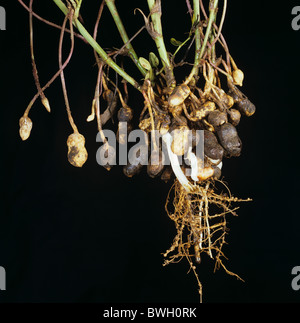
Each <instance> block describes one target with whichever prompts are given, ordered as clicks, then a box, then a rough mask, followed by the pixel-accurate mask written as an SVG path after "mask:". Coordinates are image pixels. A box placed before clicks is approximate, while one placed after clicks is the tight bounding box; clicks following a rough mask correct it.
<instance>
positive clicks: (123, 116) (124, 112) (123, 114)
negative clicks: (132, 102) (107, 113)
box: [118, 105, 133, 122]
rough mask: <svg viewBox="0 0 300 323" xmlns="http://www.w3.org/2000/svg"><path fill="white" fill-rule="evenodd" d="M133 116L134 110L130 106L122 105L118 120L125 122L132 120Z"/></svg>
mask: <svg viewBox="0 0 300 323" xmlns="http://www.w3.org/2000/svg"><path fill="white" fill-rule="evenodd" d="M132 118H133V110H132V109H131V108H130V107H129V106H128V105H124V106H122V107H121V108H120V109H119V111H118V120H119V121H123V122H125V121H126V122H128V121H131V120H132Z"/></svg>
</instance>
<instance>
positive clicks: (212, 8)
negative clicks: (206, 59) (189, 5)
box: [184, 0, 218, 84]
mask: <svg viewBox="0 0 300 323" xmlns="http://www.w3.org/2000/svg"><path fill="white" fill-rule="evenodd" d="M217 7H218V0H210V2H209V18H208V23H207V27H206V31H205V36H204V40H203V43H202V46H201V48H200V46H199V42H198V44H197V43H196V55H195V62H194V66H193V69H192V71H191V73H190V75H189V76H188V78H187V79H186V80H185V82H184V83H185V84H188V83H190V82H191V80H192V78H193V77H194V76H195V75H197V73H198V68H199V63H200V60H201V58H202V56H203V54H204V50H205V48H206V45H207V41H208V37H209V36H210V33H211V27H212V24H213V23H214V21H215V19H216V15H217ZM196 9H198V10H199V15H200V8H199V0H194V15H195V12H196ZM195 33H196V32H195ZM197 45H198V46H199V47H197ZM199 48H200V49H199ZM197 52H199V54H197Z"/></svg>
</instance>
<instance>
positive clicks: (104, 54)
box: [53, 0, 141, 90]
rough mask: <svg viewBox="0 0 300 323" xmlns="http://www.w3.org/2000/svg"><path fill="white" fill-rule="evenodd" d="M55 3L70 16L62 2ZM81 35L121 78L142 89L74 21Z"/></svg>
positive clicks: (80, 25) (56, 0)
mask: <svg viewBox="0 0 300 323" xmlns="http://www.w3.org/2000/svg"><path fill="white" fill-rule="evenodd" d="M53 2H54V3H55V4H56V5H57V6H58V7H59V9H60V10H61V11H62V12H63V13H64V14H65V15H67V14H68V8H67V7H66V6H65V5H64V3H63V2H62V1H61V0H53ZM73 24H74V25H75V26H76V28H77V29H78V31H79V32H80V34H81V35H82V36H83V37H84V38H85V40H86V41H87V42H88V43H89V44H90V45H91V46H92V47H93V48H94V49H95V51H96V52H97V53H98V54H99V55H100V57H101V59H102V61H103V62H104V63H105V64H107V65H109V66H110V67H111V68H112V69H113V70H114V71H116V72H117V73H118V74H119V75H120V76H122V77H123V78H124V79H125V80H126V81H127V82H128V83H130V84H131V85H132V86H134V87H135V88H136V89H138V90H141V89H140V85H139V84H138V83H137V81H136V80H135V79H133V78H132V77H131V76H130V75H128V74H127V73H126V72H125V71H124V70H123V69H122V68H121V67H120V66H119V65H118V64H116V63H115V62H114V61H113V60H112V59H111V58H110V57H109V56H108V55H107V53H106V52H105V51H104V50H103V48H102V47H101V46H100V45H99V44H98V43H97V42H96V41H95V40H94V38H93V37H92V36H91V35H90V34H89V32H88V31H87V30H86V29H85V28H84V26H83V25H82V24H81V23H80V22H79V21H78V20H75V21H73Z"/></svg>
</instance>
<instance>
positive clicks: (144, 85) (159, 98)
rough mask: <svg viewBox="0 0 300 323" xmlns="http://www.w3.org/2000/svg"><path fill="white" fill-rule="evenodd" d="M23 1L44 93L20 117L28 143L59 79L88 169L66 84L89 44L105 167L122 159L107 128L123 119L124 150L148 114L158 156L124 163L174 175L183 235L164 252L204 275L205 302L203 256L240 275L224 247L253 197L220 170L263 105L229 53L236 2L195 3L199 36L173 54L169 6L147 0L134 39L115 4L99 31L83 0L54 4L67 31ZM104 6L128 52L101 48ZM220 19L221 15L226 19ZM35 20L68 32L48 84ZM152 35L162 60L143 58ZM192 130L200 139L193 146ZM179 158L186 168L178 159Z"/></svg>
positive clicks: (72, 152)
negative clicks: (230, 9)
mask: <svg viewBox="0 0 300 323" xmlns="http://www.w3.org/2000/svg"><path fill="white" fill-rule="evenodd" d="M18 1H19V2H20V3H21V4H22V5H23V6H24V7H25V8H26V9H27V10H28V12H29V27H30V51H31V62H32V67H33V75H34V80H35V84H36V87H37V94H36V95H35V96H34V97H33V99H32V100H31V102H30V103H29V105H28V107H27V108H26V110H25V112H24V115H23V116H22V117H21V118H20V136H21V138H22V140H26V139H27V138H28V137H29V136H30V132H31V129H32V125H33V123H32V121H31V119H30V118H29V116H28V115H29V112H30V110H31V108H32V106H33V104H34V102H35V101H36V99H37V98H39V97H40V99H41V101H42V103H43V105H44V106H45V108H46V109H47V111H48V112H50V111H51V110H50V103H49V101H48V99H47V98H46V96H45V90H46V89H47V88H48V87H49V86H50V85H51V83H52V82H53V81H54V80H55V79H56V78H57V77H60V79H61V83H62V90H63V94H64V101H65V106H66V110H67V116H68V119H69V122H70V125H71V128H72V130H73V132H72V133H71V134H70V136H69V137H68V139H67V146H68V160H69V162H70V163H71V164H72V165H73V166H76V167H81V166H82V165H83V164H84V163H85V162H86V160H87V158H88V153H87V151H86V148H85V138H84V136H83V135H82V134H81V133H80V132H79V130H78V128H77V126H76V124H75V121H74V119H73V117H72V114H71V107H70V104H69V100H68V94H67V87H66V82H65V77H64V69H65V67H66V66H67V65H68V63H69V62H70V60H71V57H72V54H73V50H74V42H75V39H76V40H77V39H80V40H84V41H85V42H86V43H88V44H89V45H90V46H91V47H92V48H93V52H94V56H95V61H96V65H97V67H98V76H97V80H96V82H95V84H96V85H95V95H94V98H93V99H92V100H91V102H92V104H91V112H90V109H89V115H88V116H87V121H88V122H91V121H93V120H94V119H95V118H96V121H97V131H98V132H99V135H100V137H101V139H102V141H103V146H102V148H103V152H104V155H105V157H106V160H107V163H106V164H104V165H103V166H104V167H105V168H106V169H108V170H110V168H111V167H112V164H113V163H111V162H110V161H112V160H114V159H115V154H116V151H115V148H114V147H112V146H111V145H110V143H109V141H108V140H107V138H106V136H105V133H104V131H103V126H104V125H105V124H106V123H107V122H108V121H109V120H110V119H111V118H112V117H113V115H114V114H117V118H118V121H119V129H118V132H117V139H118V141H119V143H120V144H122V143H123V142H124V141H126V138H125V137H124V136H123V135H122V134H123V132H122V131H121V126H122V125H123V124H124V123H125V124H126V133H130V132H131V131H132V130H133V127H134V124H133V123H132V118H133V114H134V113H139V128H140V129H141V130H143V131H144V132H145V133H146V135H147V137H148V138H149V139H151V140H152V142H153V143H154V146H153V150H152V151H151V154H150V156H148V151H145V150H143V151H142V150H137V151H136V152H135V160H134V161H132V160H131V163H128V164H127V165H125V166H124V168H123V171H124V174H125V175H126V176H128V177H132V176H134V175H136V174H138V173H139V172H140V171H141V169H142V168H143V165H145V159H146V162H147V173H148V175H149V176H150V177H157V176H161V179H162V180H163V181H166V182H167V181H169V180H171V179H172V177H173V176H174V175H175V180H174V183H173V185H172V187H171V189H170V193H169V196H168V198H167V202H166V210H167V213H168V215H169V217H170V218H171V219H172V220H173V221H174V223H175V226H176V230H177V234H176V236H175V238H174V241H173V243H172V245H171V247H170V248H169V250H167V251H166V252H165V253H164V257H165V258H166V259H165V262H164V264H165V265H166V264H169V263H172V262H178V261H179V260H181V259H182V258H186V259H187V260H188V262H189V265H190V269H191V270H192V271H193V272H194V274H195V276H196V278H197V282H198V286H199V294H200V300H202V285H201V283H200V280H199V278H198V274H197V272H196V265H195V263H199V262H200V260H201V257H202V254H203V253H204V254H207V255H208V256H209V257H210V258H212V259H214V260H215V264H216V266H215V268H219V267H220V266H221V267H223V268H224V269H225V271H226V272H227V273H229V274H232V275H235V276H236V277H238V278H239V276H238V275H236V274H234V273H232V272H231V271H229V270H227V268H226V267H225V265H224V264H223V262H222V259H224V258H225V256H224V253H223V251H222V247H223V245H224V243H225V238H226V234H227V221H226V219H227V215H228V214H233V215H236V213H235V211H236V209H237V207H233V206H232V204H233V203H234V202H239V201H248V200H249V199H247V200H241V199H237V198H235V197H233V196H231V194H230V191H229V189H228V188H227V186H226V185H225V183H224V182H223V181H222V179H221V168H222V160H223V158H230V157H237V156H239V155H240V154H241V149H242V143H241V140H240V138H239V136H238V133H237V129H236V126H237V125H238V124H239V122H240V118H241V116H242V115H244V116H247V117H249V116H251V115H253V114H254V112H255V106H254V105H253V103H251V101H250V100H249V99H248V98H247V97H246V96H245V95H244V94H243V93H242V92H241V90H240V87H241V86H242V83H243V78H244V74H243V72H242V71H241V70H240V69H239V68H238V67H237V65H236V62H235V61H234V59H233V57H232V56H231V55H230V51H229V48H228V46H227V43H226V41H225V38H224V36H223V34H222V27H223V23H224V19H225V13H226V8H227V1H226V0H224V1H223V3H222V4H223V7H222V10H219V1H218V0H210V1H208V4H207V5H208V6H207V8H208V9H206V7H205V5H204V3H203V2H204V1H202V0H193V1H192V3H191V2H190V0H186V5H187V11H188V14H189V15H190V18H191V24H190V29H189V32H188V35H187V38H186V39H185V40H184V41H182V42H181V41H178V40H176V39H174V38H172V39H171V43H172V45H173V46H175V48H176V50H175V51H174V53H172V54H171V53H169V52H167V49H166V46H165V39H164V37H163V32H162V20H161V18H162V6H161V1H160V0H147V3H148V7H149V14H147V13H144V12H142V11H141V10H140V9H136V10H135V12H136V13H140V14H141V15H142V16H143V19H144V26H142V27H141V28H140V30H139V31H138V32H137V33H136V34H135V35H133V37H131V38H129V37H128V35H127V33H126V30H125V27H124V25H123V23H122V20H121V17H120V15H119V13H118V10H117V7H116V5H115V1H114V0H103V1H102V2H101V4H100V8H99V12H98V15H97V18H96V22H95V27H94V30H93V33H92V34H90V33H89V32H88V31H87V30H86V29H85V27H84V26H83V24H82V22H81V21H82V19H81V15H80V9H81V5H82V0H66V1H62V0H53V2H54V3H55V4H56V5H57V7H58V8H59V9H60V10H61V11H62V13H63V14H64V20H63V22H62V24H61V25H56V24H54V23H52V22H50V21H47V20H45V19H43V18H42V17H40V16H38V15H37V14H36V13H35V12H34V11H33V9H32V4H33V0H29V4H28V5H26V4H25V3H24V2H23V1H21V0H18ZM105 6H106V7H107V8H108V10H109V11H110V13H111V15H112V17H113V19H114V22H115V24H116V27H117V29H118V31H119V33H120V36H121V38H122V40H123V43H124V45H123V46H122V48H120V49H112V50H110V51H105V50H104V49H103V48H102V47H101V46H100V45H99V43H98V42H97V33H98V29H99V21H100V19H101V16H102V12H103V10H105ZM218 14H220V18H218V17H217V15H218ZM33 17H36V18H38V19H40V20H42V21H44V22H45V23H47V24H49V25H52V26H54V27H56V28H59V29H60V30H61V32H60V38H59V53H58V62H59V70H58V71H57V72H56V73H55V74H54V75H53V77H52V78H51V79H50V81H49V82H48V83H47V84H45V85H44V86H43V87H42V86H41V85H40V82H39V78H38V73H37V67H36V64H35V59H34V48H33ZM144 29H146V31H147V32H148V34H149V35H150V37H151V38H152V39H153V40H154V42H155V44H156V47H157V54H155V53H153V52H149V55H148V57H147V58H143V57H139V56H138V54H137V53H136V52H135V50H134V48H133V46H132V40H133V39H134V38H135V37H139V34H140V33H141V32H142V31H143V30H144ZM66 33H67V34H69V35H70V37H71V46H70V51H69V55H68V57H67V59H66V60H65V61H64V62H63V60H62V46H63V39H64V35H65V34H66ZM184 49H185V54H184V55H183V58H182V59H181V60H180V61H179V62H177V56H176V55H177V53H178V52H179V51H181V52H182V51H183V50H184ZM192 49H194V60H193V62H188V61H187V57H188V52H190V51H191V50H192ZM128 57H129V58H130V59H131V60H132V61H133V62H134V64H135V65H136V67H137V68H138V70H139V71H140V73H141V77H142V82H138V81H136V80H135V79H134V78H132V77H131V76H130V75H129V74H128V71H127V70H126V69H125V67H124V66H125V65H124V64H123V59H126V58H128ZM119 58H122V60H119ZM119 61H120V62H121V64H119V63H118V62H119ZM183 65H186V71H187V75H186V78H185V79H184V80H180V82H179V83H178V80H176V78H175V75H174V69H175V68H177V67H178V66H183ZM189 65H192V68H189ZM112 71H114V72H115V73H117V74H118V75H119V77H121V78H122V82H117V78H115V77H114V75H113V73H112ZM120 84H121V85H120ZM128 84H130V85H131V86H133V87H134V88H135V89H136V96H138V97H139V98H142V100H143V102H144V107H143V109H141V111H133V109H131V108H130V106H129V105H128V102H129V95H128V90H127V85H128ZM224 85H225V88H224ZM103 105H105V107H106V108H105V110H104V111H103V109H102V108H101V107H102V106H103ZM87 114H88V113H87ZM199 130H201V131H202V134H203V142H204V156H203V158H200V157H199V156H197V154H195V147H196V145H197V143H198V142H199V136H197V131H199ZM174 133H176V135H174ZM189 133H192V139H191V140H189V139H190V137H189V135H188V134H189ZM158 135H159V136H161V137H162V139H163V142H164V145H165V146H166V149H167V155H168V158H169V160H170V165H165V163H164V155H163V152H162V148H161V146H160V145H159V144H156V143H157V142H159V140H158V138H156V136H158ZM180 158H181V160H182V163H181V165H180V164H179V162H178V161H179V159H180ZM188 169H189V170H190V172H189V173H188V172H187V170H188ZM187 174H188V175H187ZM222 187H223V188H222Z"/></svg>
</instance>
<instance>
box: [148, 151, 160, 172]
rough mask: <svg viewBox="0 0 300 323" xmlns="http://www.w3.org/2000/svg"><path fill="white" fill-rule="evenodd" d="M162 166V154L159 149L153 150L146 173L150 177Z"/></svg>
mask: <svg viewBox="0 0 300 323" xmlns="http://www.w3.org/2000/svg"><path fill="white" fill-rule="evenodd" d="M163 168H164V155H163V153H162V151H161V150H160V149H156V150H153V151H152V153H151V156H150V159H149V163H148V165H147V173H148V175H149V176H150V177H152V178H154V177H156V176H158V175H159V174H160V173H161V172H162V170H163Z"/></svg>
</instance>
